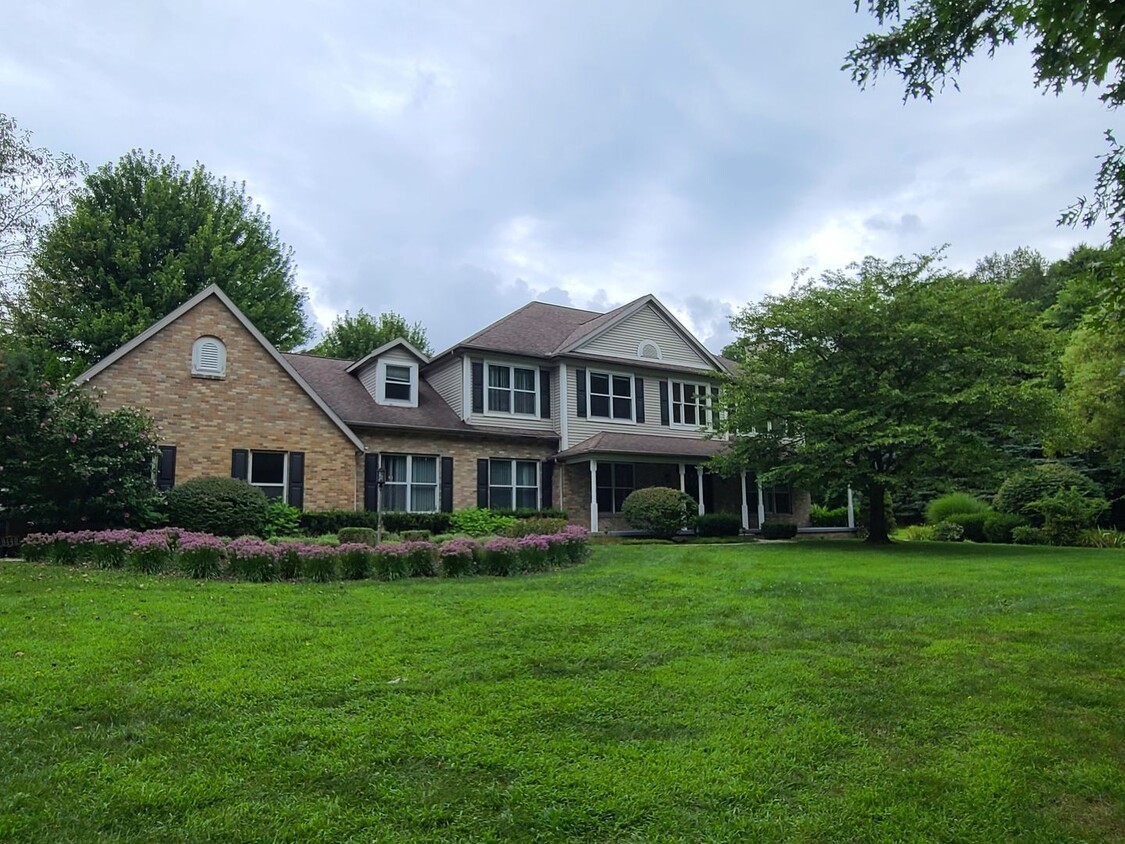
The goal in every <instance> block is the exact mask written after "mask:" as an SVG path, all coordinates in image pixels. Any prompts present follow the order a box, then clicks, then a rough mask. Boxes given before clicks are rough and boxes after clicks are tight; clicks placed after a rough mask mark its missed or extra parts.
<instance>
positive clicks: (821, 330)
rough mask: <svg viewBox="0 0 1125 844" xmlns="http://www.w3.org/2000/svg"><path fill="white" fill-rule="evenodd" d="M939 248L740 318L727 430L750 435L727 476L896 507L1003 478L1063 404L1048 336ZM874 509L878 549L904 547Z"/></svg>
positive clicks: (724, 462) (828, 279)
mask: <svg viewBox="0 0 1125 844" xmlns="http://www.w3.org/2000/svg"><path fill="white" fill-rule="evenodd" d="M939 254H940V253H937V252H935V253H933V254H931V255H926V256H920V257H916V258H901V257H900V258H897V259H895V260H893V261H882V260H878V259H876V258H867V259H865V260H864V261H863V262H862V263H860V264H853V265H851V266H849V267H848V268H847V270H845V271H838V272H827V273H824V274H823V275H822V276H820V277H819V278H817V279H809V280H798V282H796V283H795V284H794V286H793V288H792V290H791V291H790V292H789V294H788V295H784V296H767V297H766V298H765V299H764V300H762V301H761V302H760V303H757V304H753V305H749V306H747V307H746V308H745V309H743V310H742V311H741V312H740V313H739V314H737V315H736V316H735V317H734V319H733V320H732V326H733V327H734V329H735V331H736V332H738V333H739V335H740V336H739V339H738V340H737V341H736V346H737V347H738V349H739V350H740V352H741V355H740V360H741V363H740V365H739V369H738V372H737V374H736V375H735V376H734V377H732V379H731V380H730V383H729V384H728V386H727V389H726V391H725V393H724V395H725V398H724V404H725V410H726V417H725V421H724V422H722V423H721V425H722V427H723V429H724V430H727V431H730V432H731V433H733V434H734V435H735V438H734V441H733V444H732V449H731V450H730V452H729V453H728V454H727V455H726V456H725V457H721V458H718V459H717V460H716V464H717V466H718V468H720V469H721V470H725V471H735V470H738V469H747V468H749V469H753V470H754V471H756V472H757V473H758V476H759V477H760V478H761V479H762V480H763V482H765V483H769V484H772V483H776V482H788V483H793V484H798V485H801V486H805V487H818V488H829V489H830V488H840V487H843V486H845V485H850V486H852V487H853V488H855V489H857V490H859V491H861V492H862V493H863V494H864V495H865V496H866V499H867V500H868V501H883V500H884V495H885V493H886V491H888V490H891V491H894V490H899V489H902V488H905V487H907V486H908V485H909V484H911V483H912V482H917V481H918V480H920V479H925V478H932V477H934V476H936V475H938V474H940V473H945V474H948V475H956V476H959V477H963V478H973V477H980V476H982V475H983V476H993V475H995V473H996V472H997V470H998V467H999V466H1000V465H1003V464H1006V463H1008V462H1010V459H1011V458H1010V457H1009V456H1008V452H1007V451H1006V449H1007V448H1009V447H1010V446H1011V445H1013V444H1015V443H1018V442H1020V441H1025V440H1028V439H1031V438H1034V437H1037V436H1038V435H1040V434H1041V433H1042V432H1043V431H1044V430H1045V429H1046V428H1047V427H1048V426H1049V425H1050V424H1051V422H1052V421H1053V418H1054V407H1055V401H1056V393H1055V391H1054V390H1052V389H1051V387H1050V386H1049V384H1048V383H1047V379H1046V377H1045V368H1046V366H1047V364H1048V362H1049V360H1050V351H1051V337H1050V334H1049V332H1047V331H1046V330H1045V329H1043V328H1041V327H1039V326H1038V325H1037V323H1036V321H1035V319H1034V316H1033V313H1032V312H1031V310H1030V309H1029V308H1028V307H1027V306H1025V305H1023V304H1021V303H1019V302H1013V301H1012V300H1011V299H1010V298H1008V297H1006V296H1005V293H1004V290H1003V289H1002V288H1000V287H998V286H996V285H992V284H988V283H983V282H980V281H976V280H972V279H968V278H965V277H963V276H960V275H955V274H952V273H949V272H946V271H943V270H942V269H941V268H940V267H939V266H938V263H937V259H938V257H939ZM867 511H868V516H867V519H868V524H867V530H868V541H869V542H874V543H881V542H887V541H889V537H888V532H887V524H886V515H885V513H884V511H883V508H881V507H870V508H867Z"/></svg>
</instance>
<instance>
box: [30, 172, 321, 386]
mask: <svg viewBox="0 0 1125 844" xmlns="http://www.w3.org/2000/svg"><path fill="white" fill-rule="evenodd" d="M295 272H296V270H295V266H294V263H293V253H292V250H291V249H290V248H289V247H287V246H286V245H285V244H283V243H282V242H281V241H280V240H279V239H278V236H277V234H276V233H275V232H274V231H273V229H272V227H271V225H270V219H269V217H268V216H266V215H265V214H264V213H263V212H262V210H261V208H259V207H258V206H256V205H254V204H253V200H252V199H251V198H250V197H249V196H248V195H247V194H246V188H245V185H243V184H234V183H231V182H228V181H227V180H226V179H217V178H215V177H214V176H212V175H211V174H210V173H208V172H207V170H205V169H204V168H203V166H202V165H200V164H196V165H195V166H194V167H193V168H191V169H190V170H186V169H184V168H182V167H180V165H179V164H178V163H177V162H176V160H175V159H174V158H172V159H168V160H167V161H165V160H164V159H163V158H161V157H160V156H159V155H156V154H155V153H148V154H145V153H143V152H141V151H139V150H134V151H133V152H130V153H129V154H128V155H126V156H124V157H123V158H122V159H121V160H120V161H118V162H117V163H116V164H106V165H104V166H102V167H99V168H98V169H97V170H95V171H94V172H92V173H90V174H89V175H88V176H86V178H85V180H84V182H83V184H82V186H81V187H80V188H79V189H78V191H77V192H76V193H75V195H74V199H73V207H72V208H71V210H70V211H69V212H68V213H65V214H62V215H61V216H59V217H58V218H57V219H56V220H55V221H54V222H53V223H52V224H51V225H50V226H49V227H48V228H47V229H46V231H45V232H44V233H43V235H42V237H41V239H40V241H39V244H38V246H37V248H36V250H35V253H34V255H33V258H32V263H31V267H30V269H29V272H28V276H27V280H26V284H25V286H24V288H23V290H22V291H21V292H20V294H19V295H18V296H17V297H16V298H15V300H14V301H13V303H12V318H13V328H14V331H15V333H16V334H17V335H18V336H19V337H21V338H22V339H23V341H24V342H25V343H27V344H28V345H31V346H34V347H40V348H43V349H46V350H48V351H49V352H50V353H52V354H53V355H55V356H56V357H57V358H58V359H60V360H61V361H62V362H63V363H64V369H65V370H66V371H68V372H69V373H70V374H77V373H78V372H80V371H82V370H83V369H84V368H86V367H87V366H89V365H90V364H92V363H94V362H96V361H98V360H100V359H101V358H103V357H104V356H105V355H107V354H109V353H110V352H112V351H113V350H114V349H116V348H117V347H118V346H120V345H121V344H122V343H125V342H126V341H127V340H129V339H131V338H132V337H134V336H135V335H137V334H138V333H140V332H141V331H143V330H144V329H145V328H147V327H148V326H149V325H151V324H152V323H154V322H156V321H157V320H158V319H160V318H161V317H163V316H164V315H165V314H167V313H169V312H170V311H172V310H174V309H175V308H176V307H177V306H179V305H180V304H182V303H183V302H185V301H186V300H188V299H190V298H191V297H192V296H193V295H194V294H196V293H198V292H199V291H200V290H202V289H203V288H205V287H207V286H208V285H209V284H212V283H217V284H219V285H221V286H222V288H223V290H224V291H225V292H226V293H227V294H228V295H229V296H230V297H231V299H233V300H234V302H235V304H237V305H238V307H239V308H241V309H242V311H243V312H244V313H245V314H246V315H247V316H248V317H249V318H250V319H251V320H252V321H253V323H254V324H255V325H256V326H257V327H258V329H259V330H260V331H261V332H262V334H264V335H265V336H266V338H267V339H268V340H269V341H270V342H271V343H273V344H274V345H275V346H277V347H278V348H280V349H292V348H295V347H297V346H300V345H301V344H303V343H304V342H305V341H306V340H308V338H309V334H310V329H309V325H308V323H307V321H306V317H305V314H304V310H303V306H304V302H305V298H306V295H305V292H304V290H302V289H301V288H299V287H298V286H297V284H296V275H295Z"/></svg>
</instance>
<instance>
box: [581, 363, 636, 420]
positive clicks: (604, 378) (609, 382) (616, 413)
mask: <svg viewBox="0 0 1125 844" xmlns="http://www.w3.org/2000/svg"><path fill="white" fill-rule="evenodd" d="M589 393H590V416H596V417H600V418H602V419H621V420H624V421H627V422H632V421H633V379H632V378H631V377H630V376H628V375H613V374H611V373H608V372H591V373H590V389H589Z"/></svg>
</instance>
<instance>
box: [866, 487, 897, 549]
mask: <svg viewBox="0 0 1125 844" xmlns="http://www.w3.org/2000/svg"><path fill="white" fill-rule="evenodd" d="M886 494H887V489H886V487H884V486H883V485H882V484H871V485H870V486H869V487H867V543H868V544H869V545H887V544H888V543H890V541H891V538H890V536H888V535H887V505H886V502H885V501H884V499H885V498H886Z"/></svg>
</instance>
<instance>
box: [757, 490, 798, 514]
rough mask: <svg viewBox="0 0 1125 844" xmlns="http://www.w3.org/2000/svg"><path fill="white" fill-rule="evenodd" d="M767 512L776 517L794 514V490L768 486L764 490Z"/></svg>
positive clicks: (763, 495)
mask: <svg viewBox="0 0 1125 844" xmlns="http://www.w3.org/2000/svg"><path fill="white" fill-rule="evenodd" d="M762 497H763V499H764V501H763V503H764V504H765V508H766V512H767V513H772V514H773V515H775V516H783V515H784V516H790V515H792V514H793V489H792V488H791V487H788V486H767V487H766V488H765V489H763V490H762Z"/></svg>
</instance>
